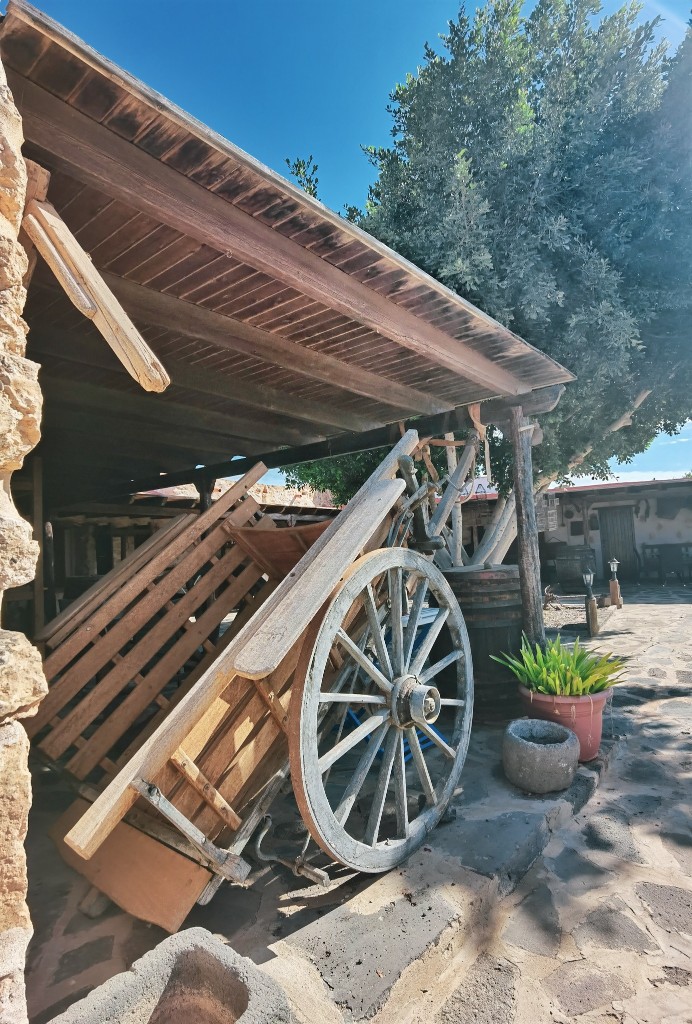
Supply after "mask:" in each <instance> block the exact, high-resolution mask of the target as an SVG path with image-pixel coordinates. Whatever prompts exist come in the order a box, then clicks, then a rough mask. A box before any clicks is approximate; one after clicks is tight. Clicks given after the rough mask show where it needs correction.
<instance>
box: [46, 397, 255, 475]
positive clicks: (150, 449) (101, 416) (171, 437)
mask: <svg viewBox="0 0 692 1024" xmlns="http://www.w3.org/2000/svg"><path fill="white" fill-rule="evenodd" d="M43 422H44V442H47V443H48V444H49V445H51V446H52V445H54V446H56V447H60V446H64V445H66V444H73V445H75V446H78V445H80V444H82V443H84V442H86V443H87V444H88V443H89V441H95V442H98V443H99V444H103V445H105V446H106V447H107V448H109V449H111V448H112V449H115V450H119V451H120V452H121V453H122V454H127V455H130V454H131V455H132V456H133V458H136V457H137V456H138V454H139V453H141V454H143V455H145V454H157V455H165V456H166V457H167V458H169V459H170V458H174V459H176V460H178V461H179V460H185V459H187V465H189V464H190V459H192V458H193V456H194V458H195V462H196V464H198V465H199V464H206V463H207V462H209V461H210V457H211V461H214V459H215V458H216V459H217V460H218V456H222V455H223V456H226V457H227V458H228V453H229V452H232V453H236V454H238V455H241V454H242V455H254V454H255V453H259V451H260V449H261V448H262V447H263V445H262V444H261V443H257V442H254V443H253V442H252V441H248V440H247V438H245V439H241V438H237V437H233V436H232V435H224V436H221V435H219V434H213V433H211V432H209V433H207V432H205V431H203V430H195V429H193V428H191V427H187V428H186V429H185V430H179V431H178V432H177V433H176V434H173V433H172V432H171V430H170V428H168V427H166V426H162V425H161V424H157V423H155V422H147V423H145V424H142V423H140V422H138V421H135V420H127V419H123V418H122V416H121V415H119V414H118V413H117V412H112V411H109V410H104V409H99V410H98V411H96V410H81V411H80V410H79V409H75V408H72V407H70V406H63V405H60V403H57V404H56V406H55V407H53V404H52V403H47V405H46V412H45V414H44V421H43ZM65 435H69V436H68V437H67V438H66V436H65ZM44 442H42V443H44Z"/></svg>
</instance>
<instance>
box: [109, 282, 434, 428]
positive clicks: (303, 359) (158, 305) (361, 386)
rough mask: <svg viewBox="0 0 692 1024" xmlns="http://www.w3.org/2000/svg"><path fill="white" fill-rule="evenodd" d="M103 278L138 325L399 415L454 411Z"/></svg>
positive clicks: (187, 305)
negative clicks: (256, 361)
mask: <svg viewBox="0 0 692 1024" xmlns="http://www.w3.org/2000/svg"><path fill="white" fill-rule="evenodd" d="M104 277H105V279H106V280H107V281H108V283H109V285H110V287H111V288H113V290H114V292H115V293H116V294H117V295H118V297H119V298H120V300H121V301H122V303H123V305H124V306H125V307H126V308H127V309H128V311H129V312H130V313H131V314H132V316H133V317H134V318H135V320H141V321H144V322H145V323H149V324H155V325H156V326H157V327H163V328H165V329H167V330H171V331H178V332H180V333H182V334H186V335H189V336H191V337H193V338H197V339H199V341H204V342H207V343H208V344H210V345H216V346H217V347H218V348H224V349H229V350H230V351H232V352H242V353H243V354H244V355H248V356H254V357H255V358H256V359H264V360H265V361H266V362H268V363H271V364H273V365H275V366H282V367H283V368H284V369H286V370H290V371H291V372H292V373H299V374H302V375H303V376H305V377H310V378H311V379H312V380H321V381H322V382H323V383H324V384H330V385H331V386H332V387H335V388H340V389H341V390H343V391H349V392H351V393H352V394H356V395H361V396H362V397H363V398H372V399H374V400H375V401H376V402H382V403H383V404H385V405H392V406H394V407H395V408H396V409H398V410H402V409H404V410H406V411H408V412H411V413H426V414H429V415H432V414H434V413H438V412H444V411H446V410H447V409H449V408H451V403H449V402H448V401H446V400H443V399H437V398H435V397H434V396H433V395H428V394H425V393H424V392H422V391H417V390H416V389H415V388H409V387H406V386H405V385H403V384H398V383H397V382H396V381H392V380H389V379H388V378H387V377H380V376H379V375H378V374H376V373H371V372H370V371H369V370H361V369H360V367H358V366H353V364H351V363H348V362H346V361H345V360H343V359H337V358H335V357H334V356H330V355H327V354H326V353H324V352H316V351H315V350H314V349H311V348H304V347H303V346H302V345H297V344H295V342H292V341H287V340H286V339H285V338H281V337H280V336H279V335H278V334H271V333H270V332H269V331H264V330H262V329H261V328H259V327H254V326H253V325H252V324H245V323H242V321H240V320H233V319H231V317H227V316H221V314H219V313H214V312H212V311H211V310H209V309H205V308H204V307H203V306H195V305H194V304H193V303H192V302H186V301H185V300H184V299H178V298H176V297H175V296H174V295H164V294H163V293H162V292H155V291H153V290H152V289H151V288H144V287H143V286H142V285H139V284H135V282H134V281H126V280H125V279H124V278H119V277H115V276H114V275H113V274H104Z"/></svg>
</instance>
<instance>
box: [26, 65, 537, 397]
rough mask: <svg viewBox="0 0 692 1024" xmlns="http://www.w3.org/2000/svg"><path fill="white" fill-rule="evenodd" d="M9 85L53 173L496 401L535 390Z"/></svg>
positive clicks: (110, 137)
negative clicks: (225, 256)
mask: <svg viewBox="0 0 692 1024" xmlns="http://www.w3.org/2000/svg"><path fill="white" fill-rule="evenodd" d="M7 77H8V81H9V84H10V87H11V89H12V92H13V94H14V95H15V96H16V98H17V104H18V106H19V109H20V112H21V115H22V120H23V127H24V135H25V137H26V138H27V139H28V140H29V141H30V142H32V143H35V144H36V145H37V146H39V147H40V148H42V149H43V150H45V151H46V152H47V153H49V154H50V155H51V161H50V163H55V164H56V165H57V166H59V167H60V169H61V170H63V171H65V172H66V173H68V174H70V175H72V176H73V177H76V178H77V179H78V180H80V181H83V182H84V183H86V184H89V185H93V186H95V187H96V188H98V189H100V190H102V191H104V192H106V193H107V194H108V195H111V196H113V197H114V198H117V199H119V200H121V201H122V202H125V203H127V204H129V205H130V206H132V207H134V208H135V209H137V210H140V211H141V212H143V213H146V214H148V215H149V216H152V217H154V218H156V219H159V220H162V221H164V222H165V223H166V224H169V225H170V226H171V227H174V228H176V229H177V230H179V231H181V232H183V233H184V234H186V235H188V236H189V237H192V238H196V239H198V240H199V241H200V242H203V243H206V244H207V245H211V246H214V247H215V248H217V249H218V250H219V251H220V252H229V251H230V252H232V253H233V254H234V255H235V256H236V257H238V258H239V259H242V260H245V261H247V262H248V263H249V264H250V265H251V266H253V267H255V268H256V269H257V270H260V271H263V272H265V273H267V274H270V275H271V276H272V277H274V278H275V279H277V280H279V281H282V282H284V283H285V284H286V285H289V286H290V287H293V288H297V289H298V290H299V291H301V292H302V293H303V294H305V295H308V296H309V297H310V298H313V299H315V300H316V301H318V302H323V303H325V304H327V305H329V306H330V307H331V308H332V309H336V310H338V311H339V312H341V313H343V314H344V315H346V316H349V317H352V318H353V319H355V320H357V321H358V322H359V323H362V324H365V325H366V326H368V327H370V328H371V329H372V330H374V331H377V332H378V333H379V334H382V335H383V336H384V337H387V338H390V339H391V340H393V341H395V342H397V343H398V344H400V345H402V346H403V347H404V348H407V349H409V350H411V351H413V352H416V353H417V354H418V355H420V356H423V357H425V358H426V359H429V360H431V361H432V362H434V363H436V364H438V365H440V366H445V367H446V368H447V369H449V370H451V372H452V373H455V374H459V375H460V376H461V377H464V378H466V379H468V380H472V381H475V382H476V383H477V384H479V385H480V386H481V387H482V388H483V389H484V390H489V391H490V392H491V393H492V394H495V395H515V394H521V393H522V392H525V391H530V390H531V387H530V384H529V383H527V382H524V381H522V380H520V379H519V378H518V377H516V376H515V375H514V374H512V373H509V372H508V371H506V370H504V369H503V368H502V367H500V366H498V365H497V364H496V363H493V362H492V361H491V360H490V359H487V358H486V357H485V356H483V355H482V354H480V353H479V352H476V351H474V350H473V349H471V348H469V347H468V346H467V345H465V344H464V343H463V342H461V341H459V340H457V339H455V338H452V337H450V336H449V335H448V334H445V333H444V331H441V330H439V329H437V328H435V327H433V326H432V325H431V324H428V323H426V322H425V321H422V320H420V319H418V317H416V316H415V315H414V314H413V313H410V312H409V311H408V310H406V309H404V308H403V307H401V306H397V305H396V304H395V303H393V302H391V301H390V300H389V299H387V298H385V297H384V296H382V295H379V294H378V293H377V292H375V291H373V290H371V289H369V288H367V287H366V286H365V285H363V284H361V283H360V282H358V281H356V280H355V279H354V278H352V277H349V275H348V274H346V273H344V272H343V271H341V270H339V269H338V268H337V267H334V266H332V265H331V264H330V263H327V262H326V261H325V260H323V259H321V257H319V256H317V255H316V254H315V253H313V252H310V251H309V250H308V249H304V248H303V247H302V246H300V245H298V244H297V243H295V242H292V241H291V240H290V239H289V238H286V237H285V236H283V235H281V234H280V233H279V232H277V231H274V230H273V229H272V228H271V227H269V226H268V225H267V224H264V223H262V222H261V221H260V220H258V219H255V218H253V217H251V216H250V215H248V214H247V213H244V212H243V211H242V210H240V209H238V208H236V207H235V206H233V204H232V203H228V202H226V201H225V200H224V199H222V198H221V197H219V196H216V195H214V194H213V193H211V192H209V191H207V190H206V189H204V188H202V186H200V185H197V184H195V182H193V181H191V180H189V179H188V178H186V177H184V175H182V174H180V173H179V172H177V171H176V170H174V169H173V168H172V167H168V166H166V165H165V164H163V163H161V162H160V161H158V160H156V159H155V158H153V157H151V156H149V155H148V154H147V153H145V152H143V151H142V150H139V149H138V148H137V147H136V146H135V145H133V144H131V143H129V142H127V141H125V140H124V139H122V138H120V137H119V136H117V135H115V134H114V133H113V132H111V131H109V130H108V129H107V128H104V127H102V126H101V125H100V124H98V122H96V121H93V120H91V118H89V117H87V116H86V115H85V114H82V113H81V112H79V111H77V110H75V109H74V108H72V107H70V106H69V105H68V104H66V103H64V102H63V101H62V100H59V99H57V98H56V97H54V96H52V95H51V94H50V93H48V92H47V91H45V90H44V89H41V88H40V87H39V86H37V85H35V84H34V83H33V82H30V81H29V80H28V79H25V78H23V77H22V76H21V75H17V74H16V73H15V72H11V71H10V69H9V68H8V71H7ZM480 323H481V324H482V328H481V329H482V330H483V331H484V332H487V331H488V330H489V329H490V328H489V326H488V324H487V322H485V321H484V320H481V321H480ZM498 329H500V328H499V325H498Z"/></svg>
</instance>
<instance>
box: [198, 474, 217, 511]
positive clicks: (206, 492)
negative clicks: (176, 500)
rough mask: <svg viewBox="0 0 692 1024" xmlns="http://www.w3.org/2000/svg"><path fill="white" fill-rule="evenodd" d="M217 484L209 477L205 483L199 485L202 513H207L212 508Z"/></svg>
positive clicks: (205, 479)
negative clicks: (212, 497) (212, 499)
mask: <svg viewBox="0 0 692 1024" xmlns="http://www.w3.org/2000/svg"><path fill="white" fill-rule="evenodd" d="M215 484H216V480H211V479H209V477H205V478H204V480H203V481H201V482H200V483H198V484H197V490H198V491H199V510H200V512H206V511H207V509H210V508H211V496H212V494H213V493H214V485H215Z"/></svg>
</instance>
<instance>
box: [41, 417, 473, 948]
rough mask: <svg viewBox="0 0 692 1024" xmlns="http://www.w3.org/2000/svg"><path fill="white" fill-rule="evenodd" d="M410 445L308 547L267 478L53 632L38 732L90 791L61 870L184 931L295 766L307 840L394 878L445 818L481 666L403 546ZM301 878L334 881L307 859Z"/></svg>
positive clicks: (72, 818) (448, 598)
mask: <svg viewBox="0 0 692 1024" xmlns="http://www.w3.org/2000/svg"><path fill="white" fill-rule="evenodd" d="M417 443H418V437H417V434H416V432H415V431H409V432H408V433H407V434H405V436H404V437H403V438H402V439H401V441H400V442H399V444H398V445H397V446H396V447H395V448H394V449H393V450H392V451H391V452H390V454H389V455H388V456H387V457H386V458H385V459H384V461H383V462H382V463H381V465H380V466H379V468H378V470H377V471H376V472H375V473H374V474H373V475H372V476H371V477H370V479H369V480H368V481H367V483H366V484H365V485H364V486H363V487H362V488H361V490H360V491H359V492H358V493H357V494H356V495H355V497H354V498H353V499H352V500H351V502H349V504H348V505H347V506H346V508H345V509H344V510H343V511H342V512H341V513H340V514H339V515H338V516H337V518H336V519H334V520H333V521H332V522H330V523H329V524H328V525H327V526H326V529H322V527H320V530H321V532H320V531H315V534H317V533H319V535H315V536H312V535H310V537H309V538H307V537H306V536H305V535H303V536H302V537H301V535H300V534H295V533H294V536H293V537H291V536H290V535H289V534H288V533H286V536H285V537H281V533H282V532H284V531H281V530H279V529H275V530H273V531H272V530H269V531H267V533H266V534H265V533H264V532H263V531H264V529H265V528H266V527H267V525H268V524H269V525H270V526H271V525H273V524H271V521H270V520H268V519H267V518H266V517H265V518H260V517H259V516H258V515H257V512H258V508H257V506H256V505H255V503H254V502H253V500H252V498H250V497H249V496H248V493H247V492H248V488H249V487H250V485H251V483H252V482H253V481H254V480H255V479H257V478H258V477H259V476H260V475H262V473H263V471H264V467H262V466H259V467H257V469H256V471H253V473H251V474H248V476H247V477H245V478H244V479H243V480H242V481H239V482H238V483H237V484H235V485H234V486H233V488H231V490H230V491H229V492H227V494H226V495H224V497H223V498H222V499H220V500H219V501H217V502H215V503H214V505H213V506H212V508H211V509H209V510H208V511H207V512H205V513H202V514H201V515H199V516H196V517H184V518H183V520H181V521H176V522H175V523H174V524H172V525H171V526H170V527H168V528H167V530H168V535H167V536H163V537H161V536H159V535H157V536H156V537H154V538H153V539H152V541H151V542H150V543H149V547H148V550H146V551H142V549H139V551H138V552H136V553H135V556H133V557H135V558H136V557H137V556H139V559H140V562H141V565H140V566H139V567H138V569H137V572H136V573H135V574H134V576H133V575H132V574H131V573H130V576H129V578H128V579H127V581H126V582H123V577H122V570H120V576H119V575H118V570H115V571H114V573H113V575H112V577H111V578H110V579H107V580H106V581H105V582H104V581H102V583H101V590H100V594H99V596H96V595H92V596H91V597H90V596H89V595H85V598H84V599H83V600H82V603H81V605H80V606H79V607H78V608H77V609H76V612H73V614H72V616H71V619H70V624H69V625H68V624H67V623H66V621H65V620H64V619H63V621H62V622H60V621H58V620H56V622H57V627H56V626H55V624H52V625H51V626H50V627H49V628H48V630H47V632H46V634H45V636H44V641H45V643H46V646H47V651H48V653H47V657H46V668H47V673H48V676H49V679H50V681H51V689H50V693H49V696H48V697H47V699H46V701H45V702H44V704H43V705H42V707H41V709H40V711H39V715H38V716H37V718H36V719H35V720H34V722H33V723H32V725H31V731H32V734H33V735H34V737H35V742H36V744H37V745H38V747H39V749H40V750H42V752H43V753H44V755H46V756H47V757H49V758H50V759H52V760H53V761H55V762H59V763H61V764H62V765H63V766H64V767H66V769H67V770H68V771H69V772H70V773H71V774H72V775H73V776H74V777H75V778H76V779H78V780H80V781H81V782H82V784H83V785H85V786H87V787H88V788H86V789H83V794H84V796H85V797H86V799H82V800H80V801H79V803H78V804H77V805H76V806H75V807H73V808H71V809H70V812H69V813H68V815H67V816H66V817H65V819H64V820H63V822H62V826H63V827H62V831H63V832H64V831H65V830H67V834H66V835H65V844H66V846H65V853H66V856H67V857H68V858H71V863H73V864H74V865H75V866H77V867H78V868H79V869H80V870H81V871H82V873H83V874H85V875H86V876H87V877H88V878H90V879H91V880H92V882H94V884H95V885H97V886H98V887H99V888H100V889H102V890H103V891H105V892H106V893H108V895H110V896H111V897H112V898H113V899H115V900H116V902H118V903H119V904H120V905H121V906H123V907H124V908H125V909H127V910H129V911H131V912H132V913H135V914H137V915H138V916H141V917H144V918H146V919H148V920H151V921H156V922H157V923H159V924H162V925H163V926H164V927H167V928H169V929H171V930H173V929H174V928H177V927H179V925H180V923H182V920H183V919H184V917H185V916H186V914H187V912H188V911H189V909H190V907H191V905H192V903H194V902H195V900H197V901H199V902H206V901H207V900H208V899H209V898H210V897H211V895H212V894H213V892H214V891H215V890H216V888H217V887H218V885H219V884H220V882H221V881H223V880H224V879H229V880H231V881H240V882H242V881H243V880H244V879H245V878H246V877H247V875H248V873H249V870H250V865H249V863H248V862H247V861H246V860H245V859H244V858H243V856H242V854H243V851H244V849H245V847H246V845H247V844H248V842H249V840H250V839H251V837H252V836H253V833H255V832H256V830H257V826H258V824H259V823H260V821H261V820H262V818H263V816H264V815H265V814H266V811H267V808H268V807H269V805H270V804H271V802H272V800H273V799H274V797H275V795H276V793H277V792H278V790H279V789H280V788H281V786H282V784H283V783H284V782H285V780H286V778H287V775H288V772H289V768H290V775H291V780H292V785H293V791H294V794H295V799H296V802H297V804H298V807H299V809H300V813H301V815H302V817H303V820H304V822H305V825H306V826H307V829H308V830H309V836H310V837H311V838H312V839H313V840H314V841H315V843H316V844H317V846H318V847H319V849H320V850H321V851H323V852H324V853H325V854H326V855H327V857H328V858H329V859H330V860H331V861H336V862H339V863H341V864H343V865H346V866H348V867H349V868H352V869H355V870H359V871H365V872H380V871H384V870H387V869H389V868H391V867H393V866H395V865H396V864H398V863H399V862H400V861H401V860H403V859H404V858H405V857H406V856H407V855H408V854H410V853H411V852H412V851H413V850H415V849H416V848H417V847H418V846H419V845H420V844H421V843H422V842H423V841H424V839H425V836H426V835H427V834H428V833H429V832H430V830H431V829H433V828H434V827H435V826H436V825H437V823H438V822H439V821H440V818H441V816H442V815H443V813H444V811H445V809H446V807H447V804H448V803H449V801H450V799H451V797H452V795H453V793H454V791H455V789H456V787H457V784H458V780H459V775H460V772H461V770H462V766H463V763H464V759H465V756H466V750H467V746H468V739H469V731H470V725H471V716H472V702H473V687H472V667H471V656H470V650H469V645H468V638H467V634H466V629H465V626H464V622H463V618H462V615H461V613H460V611H459V607H458V604H457V602H456V600H455V598H454V595H453V593H452V591H451V589H450V587H449V586H448V584H447V583H446V581H445V579H444V577H443V575H442V574H441V572H440V571H439V570H438V569H437V568H436V566H435V565H434V564H433V562H432V559H431V555H430V553H427V554H426V553H424V552H423V551H422V550H421V551H416V550H413V549H412V548H407V547H401V546H391V543H392V540H397V539H399V538H400V536H401V531H400V529H399V527H400V524H401V522H402V520H403V519H404V518H405V517H406V516H407V515H409V516H410V512H411V509H412V508H413V507H414V506H415V503H416V501H417V500H418V501H419V500H420V495H416V493H412V492H414V491H415V481H413V484H412V482H411V477H410V467H409V471H408V472H407V474H406V475H407V476H408V479H409V488H408V492H409V493H408V496H407V495H406V494H405V493H404V492H405V490H406V483H405V481H404V480H403V479H399V478H398V477H397V473H398V471H399V468H400V460H401V459H402V458H404V459H405V457H406V456H408V455H409V454H410V453H411V452H412V451H414V449H415V448H416V445H417ZM421 490H422V489H421ZM439 519H440V517H439V516H438V520H439ZM308 529H313V528H308ZM270 534H271V537H270ZM157 537H158V539H157ZM308 539H309V540H310V541H311V543H310V545H309V546H307V543H306V541H307V540H308ZM388 542H389V544H388ZM305 547H307V550H306V551H305V553H304V554H302V557H300V555H301V553H302V550H303V549H304V548H305ZM298 559H299V560H298ZM296 562H297V564H296ZM130 569H131V567H130ZM279 577H281V578H279ZM104 593H105V595H106V596H105V600H103V595H104ZM229 613H231V614H233V613H234V614H235V618H234V620H233V623H232V624H231V625H230V627H229V628H227V629H226V630H225V632H222V630H221V628H220V624H221V623H222V622H223V623H224V625H227V624H228V617H229ZM193 655H195V657H196V658H197V663H196V664H194V666H193V667H192V668H190V666H189V663H188V664H187V670H186V672H184V673H182V676H183V681H182V682H179V679H178V682H179V684H176V678H175V673H174V672H173V670H174V669H176V667H177V668H179V667H180V666H181V664H183V661H182V659H190V658H191V657H192V656H193ZM178 677H180V673H178ZM89 800H91V801H92V802H90V803H89V802H88V801H89ZM294 868H295V870H296V871H297V872H298V873H303V874H307V875H309V876H310V877H312V878H313V879H315V878H316V877H321V876H320V874H319V872H316V871H315V870H314V869H311V867H310V864H309V862H308V860H307V859H306V856H305V851H304V850H303V851H302V852H301V855H300V857H298V858H297V859H296V861H295V864H294Z"/></svg>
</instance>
